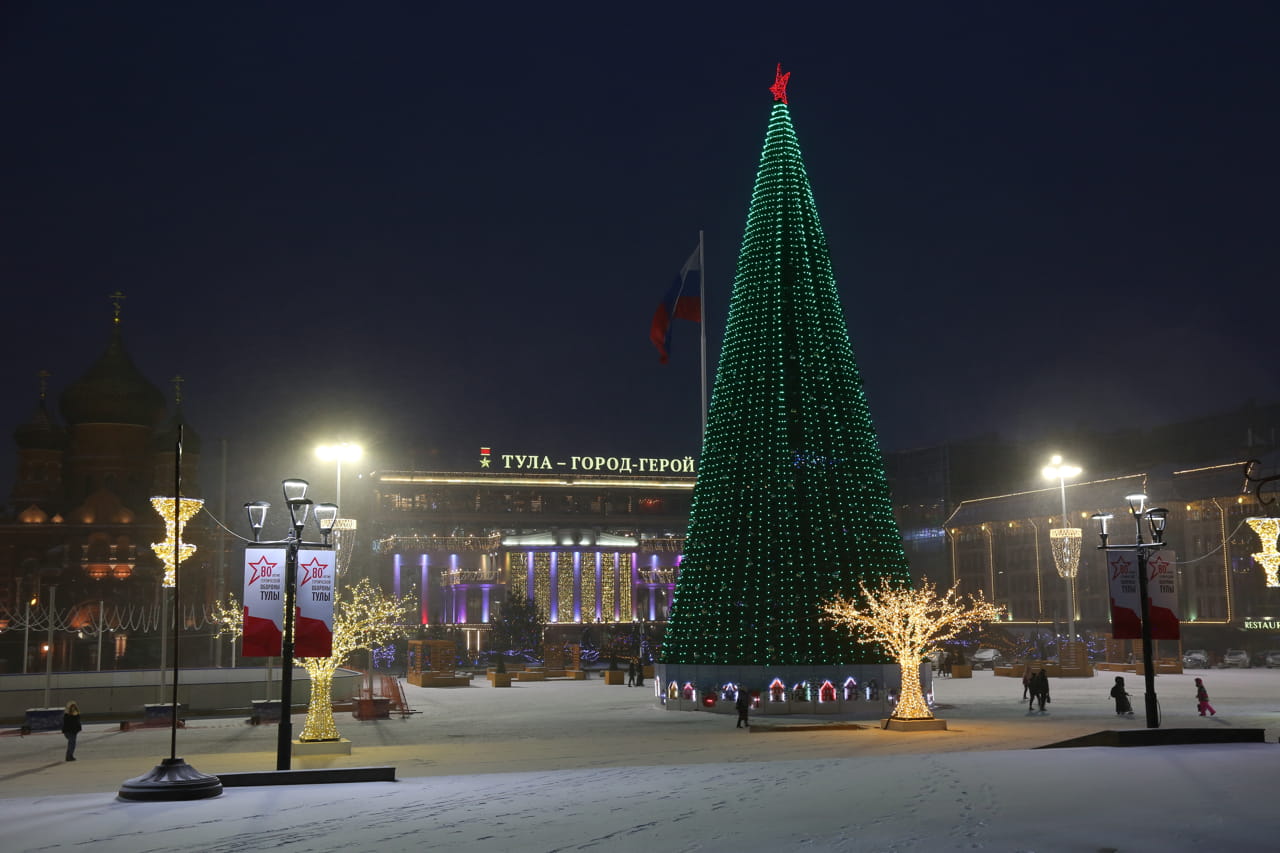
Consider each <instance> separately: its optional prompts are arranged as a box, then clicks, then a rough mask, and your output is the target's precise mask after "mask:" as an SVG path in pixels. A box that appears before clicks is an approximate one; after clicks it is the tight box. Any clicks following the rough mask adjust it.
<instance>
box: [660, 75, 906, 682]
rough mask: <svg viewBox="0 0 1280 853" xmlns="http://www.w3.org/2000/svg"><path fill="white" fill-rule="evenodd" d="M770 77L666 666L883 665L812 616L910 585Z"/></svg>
mask: <svg viewBox="0 0 1280 853" xmlns="http://www.w3.org/2000/svg"><path fill="white" fill-rule="evenodd" d="M789 77H790V74H785V75H784V74H783V73H782V69H781V66H779V68H778V74H777V78H776V80H775V82H774V85H773V87H772V88H771V91H772V92H773V94H774V104H773V112H772V114H771V116H770V119H769V130H768V134H767V136H766V137H765V143H764V152H763V154H762V156H761V158H760V168H759V171H758V173H757V175H756V183H755V189H754V191H753V192H752V196H751V210H750V213H749V214H748V216H747V227H746V232H745V234H744V236H743V240H742V250H741V252H740V254H739V255H738V268H737V272H736V275H735V277H734V283H733V296H732V299H731V300H730V305H729V321H728V325H727V327H726V330H725V338H724V345H723V348H722V351H721V356H720V363H719V367H718V369H717V372H716V379H715V387H714V391H713V393H712V399H711V411H710V413H709V416H708V422H707V430H706V434H705V435H704V437H703V447H702V457H701V460H700V462H699V473H698V482H697V485H696V487H695V488H694V492H693V507H692V512H691V516H690V523H689V533H688V538H687V540H686V543H685V555H684V560H683V562H682V563H681V571H680V578H679V581H678V583H677V585H676V593H675V602H674V606H673V608H672V613H671V620H670V624H669V626H668V629H667V633H666V638H665V640H664V643H663V659H664V661H666V662H669V663H672V664H675V665H681V664H686V665H698V666H705V665H713V666H744V665H745V666H779V665H781V666H830V665H839V664H853V663H882V662H885V660H886V658H885V657H884V656H883V654H882V653H881V652H880V651H879V650H878V649H877V648H876V647H874V646H862V645H860V644H859V643H858V642H857V638H856V636H854V635H850V634H848V633H844V632H840V631H837V630H834V629H833V627H832V626H831V624H830V623H829V622H828V621H826V620H823V619H822V606H823V605H824V604H825V603H826V602H828V601H830V600H831V599H833V598H835V597H837V596H841V597H845V598H857V597H858V596H859V594H860V582H863V583H865V584H866V585H867V586H868V587H873V586H879V585H880V583H881V582H882V581H884V580H888V581H889V582H891V583H893V584H901V585H909V583H910V576H909V574H908V571H907V562H906V556H905V554H904V552H903V549H902V539H901V534H900V533H899V531H898V526H897V523H896V522H895V521H894V518H893V511H892V505H891V501H890V496H889V486H888V480H887V479H886V477H885V472H884V464H883V461H882V459H881V455H880V447H879V442H878V440H877V438H876V433H875V429H874V427H873V426H872V423H871V413H870V410H869V409H868V406H867V400H866V396H865V395H864V393H863V390H862V379H861V376H860V374H859V372H858V366H857V363H856V362H855V360H854V357H853V348H852V346H851V345H850V343H849V333H848V329H847V328H846V325H845V320H844V313H843V311H842V309H841V305H840V298H839V294H838V293H837V291H836V283H835V276H834V275H833V273H832V270H831V259H830V256H829V254H828V250H827V240H826V237H825V236H824V235H823V232H822V225H821V224H820V223H819V221H818V209H817V205H816V204H815V203H814V199H813V192H812V190H811V189H810V186H809V178H808V175H807V174H806V172H805V166H804V160H803V158H802V157H801V154H800V146H799V143H798V142H797V141H796V135H795V130H794V129H793V127H792V124H791V114H790V111H789V107H788V105H787V93H786V85H787V81H788V78H789Z"/></svg>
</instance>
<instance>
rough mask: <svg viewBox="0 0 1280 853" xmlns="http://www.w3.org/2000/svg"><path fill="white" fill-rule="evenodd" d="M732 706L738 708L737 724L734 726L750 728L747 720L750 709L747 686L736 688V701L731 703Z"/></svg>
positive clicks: (749, 695) (736, 727)
mask: <svg viewBox="0 0 1280 853" xmlns="http://www.w3.org/2000/svg"><path fill="white" fill-rule="evenodd" d="M733 707H735V708H737V709H738V725H736V726H734V728H735V729H740V728H743V727H746V728H748V729H749V728H751V723H750V721H748V720H747V713H748V712H749V711H750V710H751V692H750V691H749V690H747V688H745V687H739V688H738V701H737V702H734V703H733Z"/></svg>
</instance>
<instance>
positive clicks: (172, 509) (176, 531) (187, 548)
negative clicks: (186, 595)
mask: <svg viewBox="0 0 1280 853" xmlns="http://www.w3.org/2000/svg"><path fill="white" fill-rule="evenodd" d="M151 506H153V507H155V510H156V513H157V514H159V516H160V517H161V518H163V519H164V541H163V542H152V543H151V550H152V551H155V552H156V556H157V557H159V558H160V562H162V563H164V585H165V586H166V587H169V588H172V587H173V585H174V584H175V583H177V578H178V566H179V565H180V564H181V563H182V562H183V561H184V560H186V559H187V558H188V557H190V556H191V555H192V554H194V553H195V552H196V546H195V545H192V544H191V543H190V542H187V541H186V540H185V539H182V531H183V528H185V527H186V526H187V522H188V521H190V520H191V519H193V518H195V515H196V513H197V512H199V511H200V508H201V507H203V506H204V501H202V500H200V499H199V498H178V499H177V500H174V499H173V498H164V497H156V498H152V499H151ZM175 516H176V517H175ZM179 543H181V544H180V545H179ZM175 552H176V553H175Z"/></svg>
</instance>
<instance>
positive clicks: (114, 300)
mask: <svg viewBox="0 0 1280 853" xmlns="http://www.w3.org/2000/svg"><path fill="white" fill-rule="evenodd" d="M107 298H108V299H110V300H111V307H112V309H113V310H114V311H115V317H114V318H112V320H111V322H112V323H114V324H115V325H117V326H119V325H120V305H121V303H122V302H124V294H123V293H121V292H120V291H118V290H117V291H116V292H115V293H112V294H109V295H108V296H107Z"/></svg>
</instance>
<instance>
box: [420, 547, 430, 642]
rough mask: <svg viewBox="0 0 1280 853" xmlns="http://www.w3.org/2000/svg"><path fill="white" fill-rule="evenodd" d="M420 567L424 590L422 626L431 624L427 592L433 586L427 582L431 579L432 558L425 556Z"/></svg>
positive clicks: (422, 596) (421, 597)
mask: <svg viewBox="0 0 1280 853" xmlns="http://www.w3.org/2000/svg"><path fill="white" fill-rule="evenodd" d="M419 566H421V568H422V571H421V575H422V586H421V587H420V589H421V590H422V594H421V596H420V599H421V602H422V610H421V615H422V624H423V625H429V624H430V623H431V616H430V613H431V609H430V608H429V607H428V606H427V591H428V590H429V589H430V588H431V586H430V584H429V583H427V581H428V579H429V578H430V567H431V558H430V557H429V556H427V555H426V554H423V555H422V558H421V559H420V560H419Z"/></svg>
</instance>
